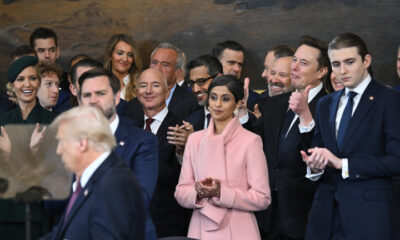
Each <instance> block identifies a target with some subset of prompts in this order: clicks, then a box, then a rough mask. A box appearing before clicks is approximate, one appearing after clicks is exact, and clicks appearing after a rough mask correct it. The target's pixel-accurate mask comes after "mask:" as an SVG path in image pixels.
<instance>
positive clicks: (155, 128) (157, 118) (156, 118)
mask: <svg viewBox="0 0 400 240" xmlns="http://www.w3.org/2000/svg"><path fill="white" fill-rule="evenodd" d="M167 114H168V108H167V107H165V108H164V109H163V110H161V111H160V112H159V113H157V114H156V115H154V116H153V117H152V118H153V119H154V121H153V122H152V123H151V124H150V129H151V132H152V133H153V134H154V135H156V134H157V131H158V129H159V128H160V126H161V123H162V122H163V121H164V118H165V117H166V116H167ZM148 118H149V117H148V116H146V115H144V126H143V129H146V120H147V119H148Z"/></svg>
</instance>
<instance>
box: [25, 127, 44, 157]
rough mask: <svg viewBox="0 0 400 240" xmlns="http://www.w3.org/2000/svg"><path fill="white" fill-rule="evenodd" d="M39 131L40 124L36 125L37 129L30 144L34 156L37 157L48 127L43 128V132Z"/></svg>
mask: <svg viewBox="0 0 400 240" xmlns="http://www.w3.org/2000/svg"><path fill="white" fill-rule="evenodd" d="M39 129H40V125H39V123H36V127H35V129H34V130H33V133H32V136H31V142H30V144H29V147H30V148H31V151H32V153H33V155H35V154H36V153H37V152H38V150H39V144H40V141H41V140H42V139H43V136H44V134H45V133H46V127H43V129H42V131H39Z"/></svg>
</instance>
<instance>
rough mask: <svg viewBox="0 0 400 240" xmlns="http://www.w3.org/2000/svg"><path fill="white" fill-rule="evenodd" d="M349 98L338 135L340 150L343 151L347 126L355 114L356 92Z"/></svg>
mask: <svg viewBox="0 0 400 240" xmlns="http://www.w3.org/2000/svg"><path fill="white" fill-rule="evenodd" d="M347 95H348V97H347V104H346V107H345V108H344V111H343V115H342V119H340V124H339V130H338V133H337V138H336V142H337V146H338V148H339V150H341V149H342V147H343V139H344V135H345V133H346V129H347V126H348V125H349V122H350V119H351V114H352V112H353V98H354V96H356V95H357V93H356V92H353V91H350V92H349V93H348V94H347Z"/></svg>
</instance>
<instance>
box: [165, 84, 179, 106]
mask: <svg viewBox="0 0 400 240" xmlns="http://www.w3.org/2000/svg"><path fill="white" fill-rule="evenodd" d="M176 86H177V84H176V83H175V85H174V87H173V88H171V90H169V96H168V99H167V101H165V102H166V103H167V107H168V105H169V102H170V101H171V98H172V95H174V92H175V89H176Z"/></svg>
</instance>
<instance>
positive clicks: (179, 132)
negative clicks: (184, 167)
mask: <svg viewBox="0 0 400 240" xmlns="http://www.w3.org/2000/svg"><path fill="white" fill-rule="evenodd" d="M168 130H169V131H168V132H167V135H168V136H167V139H168V142H169V143H170V144H174V145H175V147H176V153H177V154H179V155H183V151H184V150H185V145H186V142H187V140H188V137H189V135H190V134H191V133H193V132H194V129H193V126H192V125H191V124H190V123H188V122H185V121H183V125H181V126H179V125H178V124H177V125H176V126H175V127H173V126H170V127H168Z"/></svg>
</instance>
